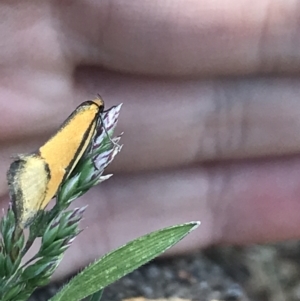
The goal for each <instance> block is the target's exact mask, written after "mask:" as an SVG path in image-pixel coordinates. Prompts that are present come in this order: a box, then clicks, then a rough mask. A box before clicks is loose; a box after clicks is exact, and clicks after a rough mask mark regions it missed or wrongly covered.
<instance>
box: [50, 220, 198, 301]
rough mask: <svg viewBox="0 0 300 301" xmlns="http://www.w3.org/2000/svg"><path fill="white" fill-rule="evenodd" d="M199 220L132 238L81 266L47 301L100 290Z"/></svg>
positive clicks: (77, 297)
mask: <svg viewBox="0 0 300 301" xmlns="http://www.w3.org/2000/svg"><path fill="white" fill-rule="evenodd" d="M199 224H200V223H199V222H191V223H187V224H182V225H177V226H173V227H168V228H165V229H162V230H159V231H155V232H152V233H150V234H147V235H145V236H142V237H140V238H138V239H136V240H133V241H131V242H129V243H127V244H126V245H124V246H122V247H120V248H119V249H117V250H115V251H112V252H111V253H108V254H106V255H104V256H103V257H102V258H100V259H99V260H98V261H96V262H95V263H94V264H92V265H90V266H88V267H87V268H85V269H84V270H83V271H82V272H81V273H79V274H78V275H77V276H75V277H74V278H73V279H72V280H71V281H70V282H69V283H68V284H67V285H66V286H65V287H63V288H62V290H61V291H60V292H58V293H57V294H56V295H55V296H54V297H53V298H51V299H50V301H60V300H64V301H77V300H81V299H83V298H85V297H87V296H90V295H91V294H93V293H95V292H97V291H99V290H102V289H103V288H104V287H106V286H107V285H109V284H111V283H112V282H115V281H116V280H118V279H120V278H121V277H123V276H125V275H126V274H128V273H130V272H132V271H133V270H135V269H137V268H138V267H139V266H141V265H143V264H145V263H147V262H148V261H150V260H152V259H153V258H155V257H156V256H158V255H159V254H161V253H163V252H164V251H166V250H167V249H169V248H170V247H171V246H173V245H174V244H176V243H177V242H179V241H180V240H181V239H182V238H184V237H185V236H186V235H187V234H189V232H190V231H192V230H194V229H196V228H197V227H198V226H199Z"/></svg>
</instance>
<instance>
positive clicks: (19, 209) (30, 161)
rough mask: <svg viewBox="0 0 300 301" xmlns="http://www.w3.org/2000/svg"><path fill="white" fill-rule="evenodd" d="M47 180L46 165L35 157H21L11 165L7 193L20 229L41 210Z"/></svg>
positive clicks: (48, 175) (48, 174) (47, 171)
mask: <svg viewBox="0 0 300 301" xmlns="http://www.w3.org/2000/svg"><path fill="white" fill-rule="evenodd" d="M49 179H50V173H49V170H48V167H47V164H46V162H45V161H44V160H43V159H42V158H40V157H39V156H37V155H28V156H21V157H19V158H18V159H17V160H15V161H14V162H13V163H12V164H11V166H10V169H9V172H8V182H9V192H10V196H11V199H12V201H13V208H14V212H15V215H16V218H17V222H18V224H19V225H20V226H21V227H23V228H24V227H26V225H27V224H28V223H29V222H30V221H31V220H32V219H33V218H34V216H35V215H36V214H37V213H38V211H39V210H40V209H41V205H42V203H43V201H44V199H45V195H46V192H47V185H48V182H49Z"/></svg>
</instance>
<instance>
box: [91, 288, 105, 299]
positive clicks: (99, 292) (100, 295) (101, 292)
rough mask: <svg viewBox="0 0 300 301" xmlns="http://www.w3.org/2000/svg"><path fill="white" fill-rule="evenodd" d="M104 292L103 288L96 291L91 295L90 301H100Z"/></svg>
mask: <svg viewBox="0 0 300 301" xmlns="http://www.w3.org/2000/svg"><path fill="white" fill-rule="evenodd" d="M102 294H103V290H100V291H98V292H96V293H94V294H93V295H92V296H91V298H90V300H89V301H100V300H101V297H102Z"/></svg>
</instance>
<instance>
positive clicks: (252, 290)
mask: <svg viewBox="0 0 300 301" xmlns="http://www.w3.org/2000/svg"><path fill="white" fill-rule="evenodd" d="M60 285H61V284H58V283H56V284H51V285H49V286H48V287H45V288H43V289H40V290H38V291H37V292H36V293H35V294H34V296H32V298H31V299H30V301H44V300H48V299H49V298H50V297H51V296H52V295H53V294H54V293H55V292H56V291H57V289H58V288H59V287H60ZM141 296H143V297H145V298H149V299H158V298H171V297H180V298H183V299H190V300H199V301H250V300H251V301H286V300H289V301H300V242H299V241H289V242H285V243H280V244H273V245H263V246H258V245H255V246H250V247H243V248H242V247H222V248H220V247H213V248H210V249H206V250H201V251H199V252H198V253H193V254H188V255H185V256H178V257H173V258H163V259H157V260H154V261H152V262H150V263H149V264H147V265H145V266H143V267H141V268H140V269H138V270H136V271H134V272H133V273H131V274H129V275H128V276H126V277H124V278H122V279H121V280H119V281H118V282H116V283H114V284H112V285H110V286H109V287H108V288H107V289H106V290H105V291H104V294H103V297H102V299H101V300H102V301H119V300H123V299H127V298H131V297H141Z"/></svg>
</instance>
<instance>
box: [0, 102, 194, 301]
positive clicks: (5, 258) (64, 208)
mask: <svg viewBox="0 0 300 301" xmlns="http://www.w3.org/2000/svg"><path fill="white" fill-rule="evenodd" d="M120 109H121V105H119V106H116V107H112V108H111V109H110V110H108V111H106V112H104V113H102V115H101V124H100V125H99V126H98V128H97V131H96V134H95V137H94V139H93V141H92V143H91V145H89V147H88V149H87V151H86V152H85V154H84V155H83V156H82V158H81V159H80V161H79V162H78V164H77V165H76V167H75V169H74V170H73V172H72V173H71V174H70V176H69V177H68V178H67V179H66V180H65V181H64V182H63V183H62V184H61V185H60V188H59V190H58V193H57V196H56V204H55V206H54V207H53V208H52V209H51V210H48V211H45V210H40V211H39V212H38V214H37V215H36V217H35V219H34V220H33V222H32V223H31V224H30V225H29V229H28V230H29V235H28V236H27V238H26V237H25V235H24V231H23V229H21V228H20V227H18V225H17V220H16V216H15V212H14V211H13V210H12V208H14V204H13V203H10V205H9V208H8V211H7V214H6V216H4V217H3V219H2V220H1V222H0V234H1V236H0V299H1V300H2V301H23V300H27V299H28V298H29V296H30V295H31V294H32V293H33V291H34V290H35V289H36V288H37V287H40V286H43V285H46V284H47V283H49V281H50V279H51V276H52V274H53V272H54V271H55V269H56V268H57V266H58V264H59V263H60V261H61V259H62V257H63V254H64V252H65V251H66V250H67V249H68V248H69V246H70V245H71V244H72V242H73V240H74V239H75V237H76V236H77V235H78V234H79V233H80V232H81V231H80V229H79V222H80V220H81V218H82V216H83V213H84V211H85V208H86V207H83V208H75V209H72V210H70V209H68V207H69V205H70V204H71V203H72V202H73V201H74V200H75V199H76V198H78V197H79V196H81V195H82V194H84V193H85V192H87V191H88V190H89V189H90V188H91V187H93V186H95V185H97V184H99V183H100V182H103V181H104V180H107V179H108V178H110V176H111V175H104V176H103V171H104V169H105V168H106V167H107V165H108V164H109V163H110V162H111V161H112V160H113V159H114V157H115V156H116V154H117V153H119V152H120V150H121V146H120V145H119V141H120V139H121V136H117V137H114V138H112V135H113V132H114V129H115V126H116V124H117V120H118V116H119V113H120ZM198 224H199V223H198V222H191V223H188V224H183V225H177V226H173V227H169V228H165V229H163V230H159V231H156V232H153V233H150V234H147V235H145V236H143V237H141V238H138V239H136V240H134V241H132V242H129V243H128V244H126V245H125V246H122V247H120V248H119V249H117V250H115V251H113V252H111V253H109V254H107V255H105V256H104V257H102V258H100V259H99V260H98V261H96V262H95V263H93V264H92V265H90V266H88V267H87V268H86V269H85V270H83V271H82V272H81V273H79V274H78V275H77V276H76V277H74V278H73V279H72V280H71V281H70V282H69V283H68V284H67V285H66V286H65V287H63V289H62V290H61V291H60V292H58V293H57V295H56V296H54V297H53V298H52V299H51V300H52V301H58V300H67V301H68V300H70V301H71V300H74V301H75V300H81V299H82V298H84V297H87V296H91V299H90V300H91V301H96V300H100V298H101V292H102V289H104V288H105V286H107V285H108V284H110V283H112V282H114V281H116V280H118V279H119V278H120V277H122V276H124V275H126V274H127V273H129V272H131V271H133V270H134V269H136V268H138V267H139V266H141V265H143V264H145V263H146V262H148V261H149V260H151V259H153V258H154V257H156V256H158V255H159V254H161V253H162V252H164V251H165V250H166V249H168V248H169V247H171V246H172V245H174V244H175V243H177V242H178V241H179V240H181V239H182V238H183V237H184V236H186V235H187V234H188V233H189V232H190V231H191V230H193V229H194V228H196V227H197V226H198ZM37 238H41V244H40V248H39V250H38V251H37V253H36V254H35V255H34V256H33V257H32V258H30V259H29V260H28V261H27V262H22V259H23V257H24V255H25V254H26V253H27V251H28V250H29V249H30V247H31V246H32V244H33V242H34V241H35V240H36V239H37Z"/></svg>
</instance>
